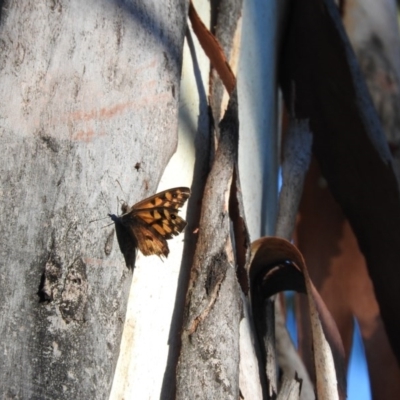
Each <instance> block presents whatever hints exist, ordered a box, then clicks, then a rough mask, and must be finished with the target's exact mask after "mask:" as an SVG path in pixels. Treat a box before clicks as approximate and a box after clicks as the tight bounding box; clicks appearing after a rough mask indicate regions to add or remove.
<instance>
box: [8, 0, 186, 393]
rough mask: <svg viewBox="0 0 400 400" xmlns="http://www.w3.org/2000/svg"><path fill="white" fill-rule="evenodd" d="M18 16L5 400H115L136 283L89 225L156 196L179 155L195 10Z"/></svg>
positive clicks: (13, 26)
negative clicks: (111, 398)
mask: <svg viewBox="0 0 400 400" xmlns="http://www.w3.org/2000/svg"><path fill="white" fill-rule="evenodd" d="M7 6H8V7H7V9H6V10H5V11H4V10H3V13H2V16H1V17H2V21H1V31H0V43H1V48H2V54H1V56H0V57H1V58H0V63H1V69H0V79H1V82H2V85H1V88H2V89H1V90H2V93H1V94H2V96H1V97H2V99H3V101H2V103H1V104H0V115H1V122H0V127H1V138H2V143H3V146H4V147H3V148H4V149H6V150H5V151H3V157H2V160H1V164H0V165H1V178H0V179H1V185H2V187H1V193H2V202H1V211H0V216H1V222H2V223H1V229H2V232H1V233H2V238H3V240H2V241H1V243H0V247H1V253H2V255H3V257H2V264H1V267H0V272H1V274H0V287H1V291H0V293H1V294H0V303H1V313H0V327H1V328H0V329H1V331H0V332H1V333H0V334H1V337H2V340H1V343H0V353H1V354H2V357H1V361H0V397H1V398H3V397H13V398H14V397H15V398H32V399H35V398H37V399H39V398H44V397H46V398H57V399H64V398H65V399H67V398H68V399H70V398H82V399H83V398H97V399H104V398H108V395H109V392H110V388H111V383H112V379H113V373H114V369H115V365H116V361H117V357H118V352H119V343H120V337H121V330H122V323H123V320H124V317H125V311H126V303H127V297H128V291H129V287H130V283H131V280H132V274H131V272H130V271H129V270H128V269H127V268H126V266H125V264H124V258H123V256H122V254H121V253H120V251H119V248H118V245H117V242H116V239H115V235H114V229H113V227H112V226H111V227H107V228H105V229H102V227H103V226H104V225H105V223H104V222H93V223H90V221H91V220H93V219H96V218H101V217H105V216H107V213H109V212H111V211H112V212H114V213H115V212H117V210H116V206H117V200H116V199H117V197H123V198H124V197H125V196H126V195H125V193H128V196H127V197H128V198H124V200H126V201H128V202H129V203H130V204H133V203H135V202H137V201H139V200H141V199H142V198H143V197H146V196H147V195H150V194H152V193H153V192H154V190H155V188H156V186H157V183H158V181H159V179H160V177H161V174H162V172H163V170H164V168H165V166H166V164H167V162H168V160H169V159H170V157H171V155H172V154H173V152H174V151H175V148H176V145H177V135H176V132H177V104H178V94H179V79H180V69H181V55H182V45H183V37H184V33H185V30H186V13H187V10H186V2H184V1H178V0H176V1H173V2H170V4H167V3H164V2H158V1H156V0H154V1H147V2H145V5H143V4H142V3H140V2H137V1H130V2H128V1H121V2H117V3H109V2H96V1H87V2H78V1H73V0H72V1H70V2H67V1H60V2H54V3H52V4H50V3H48V2H44V1H40V2H24V3H23V4H22V3H19V2H10V4H8V5H7ZM118 182H120V184H121V186H122V188H123V190H124V192H122V191H121V189H120V187H119V185H118ZM39 300H42V301H41V302H39Z"/></svg>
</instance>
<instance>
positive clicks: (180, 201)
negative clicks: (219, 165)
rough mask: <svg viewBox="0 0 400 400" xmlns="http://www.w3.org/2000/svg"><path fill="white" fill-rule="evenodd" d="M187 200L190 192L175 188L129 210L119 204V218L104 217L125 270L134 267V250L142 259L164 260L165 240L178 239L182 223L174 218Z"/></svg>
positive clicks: (182, 226) (183, 188) (165, 252)
mask: <svg viewBox="0 0 400 400" xmlns="http://www.w3.org/2000/svg"><path fill="white" fill-rule="evenodd" d="M189 196H190V189H189V188H187V187H177V188H173V189H168V190H165V191H163V192H160V193H157V194H155V195H154V196H151V197H149V198H147V199H144V200H142V201H140V202H139V203H136V204H134V205H133V206H131V207H129V206H128V205H127V204H126V203H124V204H122V207H121V211H122V215H120V216H117V215H114V214H108V215H109V217H111V219H112V220H113V221H114V223H115V228H116V233H117V238H118V242H119V246H120V249H121V252H122V253H123V254H124V256H125V261H126V263H127V266H128V267H131V268H133V267H134V258H135V256H136V248H138V249H139V250H140V251H141V252H142V253H143V254H144V255H145V256H150V255H152V254H155V255H157V256H159V257H162V256H164V257H167V256H168V253H169V248H168V244H167V239H171V238H172V237H173V236H174V235H179V233H181V232H182V231H183V229H184V228H185V226H186V221H185V220H184V219H183V218H181V217H180V216H179V215H178V211H179V209H180V208H181V207H182V206H183V205H184V203H185V202H186V200H187V199H188V198H189Z"/></svg>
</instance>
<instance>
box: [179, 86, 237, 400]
mask: <svg viewBox="0 0 400 400" xmlns="http://www.w3.org/2000/svg"><path fill="white" fill-rule="evenodd" d="M220 130H221V138H220V142H219V145H218V150H217V153H216V156H215V161H214V164H213V167H212V169H211V172H210V175H209V177H208V179H207V183H206V187H205V191H204V193H205V194H204V198H203V202H202V213H201V218H200V227H199V238H198V242H197V248H196V252H195V256H194V263H193V267H192V271H191V278H190V283H189V289H188V294H187V298H186V303H187V307H186V312H185V314H186V315H185V322H184V325H185V326H186V329H185V331H184V332H183V334H182V348H181V354H180V359H179V363H178V366H177V374H176V376H177V396H176V397H177V399H187V398H196V397H198V398H224V399H237V398H238V397H239V323H240V319H241V315H242V311H241V296H240V287H239V284H238V282H237V278H236V271H235V268H234V267H233V265H232V263H231V262H230V259H231V256H230V254H229V253H235V252H234V251H233V249H230V248H229V246H232V244H231V241H230V237H231V232H230V226H231V220H230V214H229V199H230V193H231V185H232V179H233V171H234V166H235V164H236V162H237V151H238V118H237V100H236V92H234V93H233V94H232V97H231V100H230V103H229V107H228V110H227V112H226V114H225V117H224V119H223V120H222V122H221V124H220Z"/></svg>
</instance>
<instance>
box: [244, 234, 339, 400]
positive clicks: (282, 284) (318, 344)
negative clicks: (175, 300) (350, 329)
mask: <svg viewBox="0 0 400 400" xmlns="http://www.w3.org/2000/svg"><path fill="white" fill-rule="evenodd" d="M251 248H252V259H251V264H250V269H249V275H250V290H251V303H252V309H253V316H254V320H255V322H256V327H257V335H258V338H259V342H262V341H263V339H264V336H265V326H263V321H264V320H265V319H264V318H263V315H262V313H263V309H264V306H265V301H266V300H267V299H268V298H269V297H270V296H272V295H274V294H276V293H278V292H280V291H283V290H296V291H299V292H303V293H306V294H307V299H308V305H309V313H310V319H311V329H312V337H313V350H314V362H315V369H316V375H317V397H318V398H319V399H324V400H328V399H332V400H334V399H345V398H346V372H345V364H344V350H343V344H342V341H341V338H340V335H339V331H338V329H337V326H336V324H335V322H334V320H333V318H332V316H331V315H330V313H329V311H328V309H327V308H326V306H325V304H324V302H323V301H322V299H321V297H320V296H319V294H318V292H317V290H316V289H315V287H314V285H313V283H312V282H311V279H310V277H309V275H308V271H307V267H306V265H305V262H304V259H303V256H302V255H301V253H300V252H299V250H298V249H297V248H296V247H295V246H294V245H292V244H291V243H290V242H288V241H287V240H284V239H280V238H276V237H263V238H260V239H258V240H256V241H254V242H253V243H252V246H251Z"/></svg>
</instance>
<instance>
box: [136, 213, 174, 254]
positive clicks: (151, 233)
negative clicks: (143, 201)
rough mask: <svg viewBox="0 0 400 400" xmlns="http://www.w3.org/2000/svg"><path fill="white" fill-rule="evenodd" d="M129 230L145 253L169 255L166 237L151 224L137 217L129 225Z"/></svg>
mask: <svg viewBox="0 0 400 400" xmlns="http://www.w3.org/2000/svg"><path fill="white" fill-rule="evenodd" d="M129 230H130V232H131V234H132V236H133V237H134V239H135V240H136V243H137V247H138V248H139V250H140V251H141V252H142V253H143V255H145V256H151V255H152V254H155V255H157V256H159V257H161V256H164V257H168V254H169V248H168V244H167V241H166V239H165V238H164V237H163V236H162V235H160V234H159V233H158V232H157V231H156V230H155V229H154V228H153V227H152V226H151V225H148V224H146V223H144V222H142V221H141V220H140V219H137V220H136V221H134V222H133V223H131V224H130V225H129Z"/></svg>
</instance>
